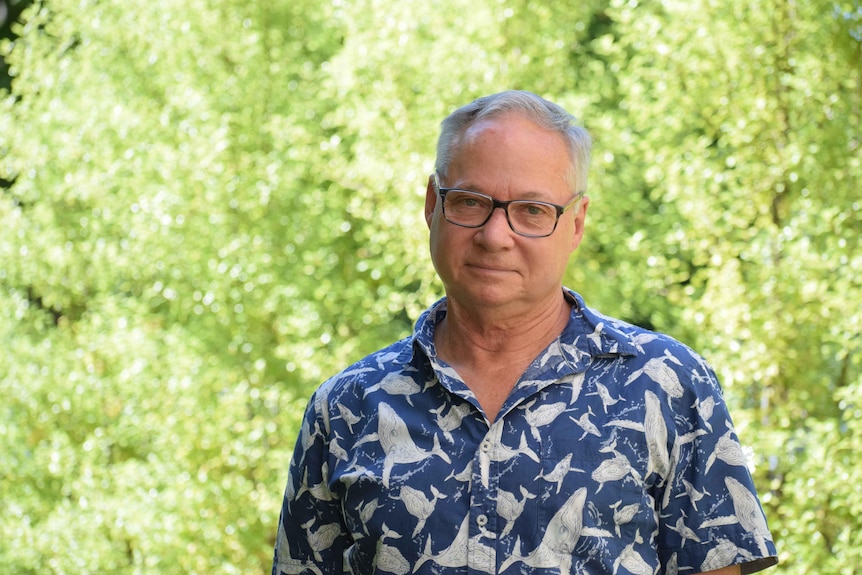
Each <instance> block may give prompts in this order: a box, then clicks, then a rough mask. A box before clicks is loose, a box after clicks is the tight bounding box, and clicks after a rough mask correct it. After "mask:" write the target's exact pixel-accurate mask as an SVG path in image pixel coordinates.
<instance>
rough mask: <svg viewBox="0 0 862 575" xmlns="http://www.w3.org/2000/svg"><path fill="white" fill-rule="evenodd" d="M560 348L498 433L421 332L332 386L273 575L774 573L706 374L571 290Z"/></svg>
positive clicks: (314, 411) (311, 433)
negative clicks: (737, 567)
mask: <svg viewBox="0 0 862 575" xmlns="http://www.w3.org/2000/svg"><path fill="white" fill-rule="evenodd" d="M565 295H566V297H567V298H568V299H569V301H570V302H571V304H572V312H571V316H570V319H569V322H568V325H567V326H566V327H565V329H564V330H563V332H562V333H561V335H560V337H559V338H557V339H556V340H555V341H554V342H552V343H551V344H550V345H549V346H548V347H547V348H546V349H545V350H544V351H543V352H542V353H541V354H540V355H539V356H538V357H536V358H535V360H534V361H533V362H532V364H531V365H530V366H529V367H528V369H527V370H526V371H525V372H524V374H523V375H522V376H521V378H520V380H519V381H518V383H517V384H516V386H515V388H514V389H513V391H512V392H511V394H510V395H509V397H508V398H507V400H506V401H505V403H504V405H503V407H502V409H501V411H500V412H499V414H498V416H497V418H496V419H495V421H493V423H492V422H489V420H488V418H487V417H486V416H485V414H484V413H483V411H482V408H481V407H480V406H479V404H478V402H477V401H476V398H475V397H474V395H473V393H472V392H471V391H470V389H469V388H468V387H467V385H465V383H464V382H463V381H462V380H461V378H460V377H459V376H458V374H457V373H456V372H455V370H453V369H452V367H450V366H449V365H447V364H446V363H445V362H444V361H442V360H441V359H440V358H438V357H437V354H436V352H435V347H434V327H435V325H436V324H437V323H438V322H439V321H440V319H441V318H442V317H444V316H445V313H446V300H445V298H444V299H442V300H440V301H439V302H437V303H436V304H435V305H433V306H432V307H431V308H430V309H429V310H427V311H426V312H425V313H423V314H422V316H421V317H420V318H419V319H418V321H417V323H416V328H415V331H414V333H413V334H412V336H411V337H408V338H406V339H404V340H402V341H399V342H397V343H395V344H393V345H391V346H389V347H387V348H385V349H383V350H380V351H378V352H376V353H374V354H372V355H370V356H368V357H366V358H365V359H362V360H361V361H359V362H358V363H356V364H354V365H352V366H350V367H349V368H347V369H345V370H344V371H342V372H341V373H339V374H338V375H336V376H334V377H333V378H331V379H329V380H328V381H326V382H325V383H323V384H322V385H321V386H320V387H319V388H318V389H317V390H316V392H315V393H314V394H313V396H312V398H311V399H310V401H309V403H308V408H307V410H306V413H305V417H304V419H303V423H302V426H301V430H300V435H299V439H298V441H297V445H296V450H295V453H294V456H293V459H292V461H291V465H290V469H289V478H288V481H287V488H286V491H285V497H284V503H283V508H282V512H281V518H280V520H279V527H278V534H277V541H276V547H275V556H274V561H273V568H272V573H273V575H278V574H290V575H299V574H305V573H314V574H317V575H323V574H326V575H329V574H336V573H339V574H340V573H353V574H357V575H358V574H363V575H365V574H383V573H391V574H395V575H407V574H408V573H416V574H428V575H431V574H446V575H450V574H456V573H464V574H468V573H469V574H476V575H479V574H486V573H487V574H498V573H500V574H511V575H524V574H534V575H545V574H559V575H564V574H572V575H574V574H589V575H605V574H607V575H611V574H613V575H629V574H633V575H655V574H657V573H665V574H669V575H676V574H677V573H683V574H693V573H699V572H702V571H709V570H712V569H719V568H722V567H726V566H729V565H734V564H742V565H743V573H748V572H753V571H758V570H760V569H763V568H765V567H768V566H770V565H773V564H775V563H776V562H777V560H776V550H775V547H774V545H773V541H772V537H771V535H770V533H769V530H768V528H767V523H766V519H765V517H764V514H763V511H762V508H761V505H760V502H759V500H758V497H757V494H756V492H755V489H754V485H753V482H752V478H751V475H750V473H749V468H748V461H747V458H746V455H745V453H744V451H743V449H742V448H741V446H740V443H739V441H738V439H737V436H736V434H735V432H734V428H733V424H732V422H731V418H730V415H729V414H728V411H727V407H726V405H725V402H724V401H723V399H722V394H721V390H720V387H719V383H718V381H717V379H716V376H715V374H714V372H713V370H712V369H711V368H710V366H708V365H707V363H706V362H705V361H704V360H703V359H702V358H701V357H700V356H699V355H697V354H695V353H694V352H693V351H692V350H690V349H689V348H688V347H686V346H684V345H683V344H681V343H679V342H677V341H675V340H674V339H672V338H670V337H668V336H665V335H662V334H658V333H654V332H651V331H647V330H644V329H641V328H638V327H635V326H633V325H630V324H627V323H625V322H622V321H619V320H616V319H613V318H610V317H606V316H604V315H602V314H600V313H598V312H596V311H594V310H591V309H589V308H587V307H586V306H585V305H584V302H583V300H582V298H581V297H580V296H579V295H578V294H576V293H574V292H571V291H569V290H566V292H565Z"/></svg>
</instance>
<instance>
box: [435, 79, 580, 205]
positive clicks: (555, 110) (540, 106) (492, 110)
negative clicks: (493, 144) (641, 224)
mask: <svg viewBox="0 0 862 575" xmlns="http://www.w3.org/2000/svg"><path fill="white" fill-rule="evenodd" d="M507 112H516V113H519V114H521V115H523V116H525V117H526V118H527V119H529V120H531V121H532V122H533V123H535V124H536V125H538V126H541V127H543V128H545V129H547V130H550V131H552V132H557V133H558V134H559V135H560V136H561V137H562V138H563V140H564V141H565V142H566V147H567V148H568V150H569V155H570V158H571V172H570V173H568V174H567V175H566V177H567V179H568V180H569V182H570V183H571V186H572V191H573V192H574V193H583V192H585V191H586V189H587V172H588V171H589V165H590V150H591V148H592V143H591V140H590V135H589V133H587V131H586V130H585V129H584V128H582V127H580V126H578V125H576V123H575V122H576V119H575V118H574V116H572V115H571V114H569V113H568V112H567V111H566V110H564V109H563V108H562V107H560V106H558V105H557V104H554V103H553V102H549V101H548V100H545V99H544V98H542V97H540V96H537V95H536V94H533V93H532V92H526V91H522V90H509V91H506V92H500V93H497V94H491V95H490V96H483V97H482V98H479V99H477V100H474V101H473V102H470V103H469V104H467V105H465V106H462V107H460V108H458V109H457V110H455V111H454V112H452V113H451V114H449V116H448V117H446V119H445V120H443V122H442V123H441V125H440V136H439V138H438V139H437V162H436V164H435V166H434V167H435V169H436V171H437V173H438V174H440V175H441V176H446V175H447V173H448V171H449V164H450V163H451V162H452V157H453V156H454V155H455V154H456V153H457V146H458V144H459V142H460V140H461V136H462V134H463V133H464V131H465V130H466V129H467V128H468V127H469V126H471V125H472V124H474V123H476V122H478V121H480V120H483V119H486V118H491V117H494V116H498V115H502V114H505V113H507Z"/></svg>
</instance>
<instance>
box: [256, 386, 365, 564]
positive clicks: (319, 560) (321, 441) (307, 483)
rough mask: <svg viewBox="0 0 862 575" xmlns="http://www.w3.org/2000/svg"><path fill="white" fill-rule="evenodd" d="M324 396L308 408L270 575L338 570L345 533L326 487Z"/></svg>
mask: <svg viewBox="0 0 862 575" xmlns="http://www.w3.org/2000/svg"><path fill="white" fill-rule="evenodd" d="M326 410H327V406H326V395H325V394H324V393H322V392H321V390H318V391H317V392H316V393H315V394H314V395H313V396H312V398H311V400H310V401H309V403H308V407H307V408H306V412H305V416H304V418H303V422H302V428H301V430H300V434H299V438H298V439H297V442H296V448H295V450H294V454H293V459H292V460H291V463H290V469H289V473H288V479H287V487H286V488H285V493H284V502H283V504H282V509H281V516H280V517H279V523H278V534H277V537H276V543H275V553H274V557H273V564H272V575H282V574H285V575H288V574H296V573H302V572H306V571H307V572H311V573H315V574H317V575H330V574H333V575H334V574H336V573H337V574H341V573H343V572H344V569H343V551H344V548H345V546H346V545H348V541H349V535H348V533H347V530H346V529H345V526H344V519H343V515H342V513H341V504H340V501H339V499H338V497H337V496H336V494H334V493H333V492H332V490H331V489H330V486H329V469H328V463H327V460H328V457H329V442H328V439H327V436H328V433H327V429H326V428H327V423H328V418H327V417H326V413H327V412H326Z"/></svg>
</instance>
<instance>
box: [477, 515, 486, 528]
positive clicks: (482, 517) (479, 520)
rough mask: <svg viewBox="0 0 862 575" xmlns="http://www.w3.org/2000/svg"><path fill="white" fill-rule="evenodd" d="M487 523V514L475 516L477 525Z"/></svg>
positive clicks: (480, 525)
mask: <svg viewBox="0 0 862 575" xmlns="http://www.w3.org/2000/svg"><path fill="white" fill-rule="evenodd" d="M487 524H488V516H487V515H480V516H479V517H477V518H476V525H478V526H479V527H484V526H485V525H487Z"/></svg>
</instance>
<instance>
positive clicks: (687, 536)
mask: <svg viewBox="0 0 862 575" xmlns="http://www.w3.org/2000/svg"><path fill="white" fill-rule="evenodd" d="M692 359H693V361H692V362H691V363H689V362H683V369H682V370H680V375H681V376H682V375H683V374H684V373H685V372H687V374H686V375H687V376H688V379H689V380H690V381H689V385H686V386H684V393H683V395H682V397H680V398H676V399H674V401H673V402H671V403H672V406H673V407H672V409H668V410H666V411H665V423H666V425H667V428H668V430H669V431H671V430H673V431H672V433H670V434H669V437H668V440H669V441H668V448H669V449H670V474H669V476H668V477H667V478H666V481H665V486H664V490H663V492H661V501H657V502H656V507H657V509H658V510H659V517H660V527H659V535H658V537H659V539H658V544H659V555H660V559H661V562H662V565H664V566H665V572H666V573H668V575H674V574H676V573H700V572H703V571H710V570H714V569H720V568H723V567H728V566H730V565H741V566H742V573H753V572H755V571H759V570H761V569H765V568H766V567H769V566H772V565H774V564H776V563H777V562H778V561H777V553H776V550H775V545H774V543H773V540H772V536H771V534H770V532H769V528H768V527H767V523H766V517H765V515H764V513H763V509H762V507H761V504H760V501H759V499H758V496H757V492H756V490H755V487H754V481H753V479H752V477H751V473H750V472H749V467H748V466H749V461H748V458H747V457H746V455H745V452H744V451H743V449H742V447H741V445H740V442H739V439H738V438H737V435H736V432H735V431H734V427H733V422H732V421H731V417H730V414H729V412H728V409H727V405H726V404H725V402H724V399H723V396H722V393H721V388H720V385H719V382H718V380H717V378H716V377H715V374H714V372H713V371H712V369H711V368H710V367H709V366H707V365H706V363H705V362H704V360H702V359H701V358H699V357H697V356H696V355H694V354H692Z"/></svg>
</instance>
